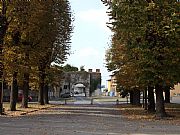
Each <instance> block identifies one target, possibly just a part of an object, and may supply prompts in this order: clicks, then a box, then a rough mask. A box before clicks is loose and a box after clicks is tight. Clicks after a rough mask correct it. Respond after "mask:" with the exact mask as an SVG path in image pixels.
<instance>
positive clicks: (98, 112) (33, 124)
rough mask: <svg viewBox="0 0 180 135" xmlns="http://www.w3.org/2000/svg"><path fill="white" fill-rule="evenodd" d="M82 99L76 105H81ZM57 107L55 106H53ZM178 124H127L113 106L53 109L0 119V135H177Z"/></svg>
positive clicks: (74, 106) (139, 122) (159, 122)
mask: <svg viewBox="0 0 180 135" xmlns="http://www.w3.org/2000/svg"><path fill="white" fill-rule="evenodd" d="M83 99H84V98H81V99H79V100H80V101H78V102H83V101H82V100H83ZM56 103H58V102H56ZM179 133H180V123H179V124H177V123H176V124H168V123H163V122H161V121H143V120H140V121H134V120H133V121H130V120H127V119H126V118H124V117H123V116H122V115H121V114H120V112H119V111H118V108H116V105H113V104H95V105H90V104H89V105H87V104H86V105H85V104H79V103H78V104H67V105H56V106H55V107H53V108H49V109H47V110H40V111H38V112H34V113H31V114H29V115H26V116H21V117H2V116H0V135H120V134H179Z"/></svg>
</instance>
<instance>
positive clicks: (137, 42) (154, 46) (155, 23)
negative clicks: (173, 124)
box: [103, 0, 180, 117]
mask: <svg viewBox="0 0 180 135" xmlns="http://www.w3.org/2000/svg"><path fill="white" fill-rule="evenodd" d="M103 2H104V3H105V4H106V5H107V6H109V10H110V11H109V16H110V18H111V20H112V22H111V23H110V25H111V26H110V27H111V29H112V30H113V31H114V33H115V34H114V35H115V36H114V37H115V39H116V40H117V43H116V44H117V46H122V45H123V46H124V48H125V49H127V50H126V51H125V52H123V54H125V56H128V57H127V59H126V62H125V63H123V62H121V61H122V59H121V58H119V57H116V58H117V59H116V60H114V59H110V60H111V61H110V64H114V63H115V66H113V68H114V69H115V70H118V71H120V70H122V69H123V67H126V68H127V67H128V68H129V67H131V66H130V65H133V68H131V70H130V74H128V75H130V77H132V76H133V77H134V78H135V80H136V81H135V82H136V83H134V81H133V84H138V86H140V87H144V88H145V87H147V86H150V87H154V86H155V89H156V115H157V116H158V117H163V116H166V113H165V109H164V99H163V84H165V85H169V84H175V83H177V82H179V58H180V56H179V54H180V53H179V44H178V42H179V38H178V37H179V33H178V27H179V24H178V21H177V18H178V14H177V12H178V10H177V7H178V2H177V1H176V0H173V1H138V0H135V1H129V0H124V1H117V0H112V1H107V0H103ZM114 37H113V38H114ZM114 52H115V49H112V53H111V54H112V55H114ZM121 52H122V51H121ZM137 52H138V53H137ZM115 54H116V53H115ZM172 54H173V55H172ZM118 60H120V64H121V65H120V64H118V62H119V61H118ZM129 63H131V64H129ZM110 64H109V63H108V65H110ZM117 65H120V66H117ZM122 73H123V72H120V75H121V74H122ZM131 73H132V75H131ZM134 73H135V75H134ZM121 77H122V76H121ZM122 78H123V77H122ZM123 79H124V78H123ZM127 80H128V79H127ZM130 82H131V81H130Z"/></svg>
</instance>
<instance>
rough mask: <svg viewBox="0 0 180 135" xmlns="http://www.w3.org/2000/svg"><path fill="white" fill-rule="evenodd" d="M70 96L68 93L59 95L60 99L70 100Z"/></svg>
mask: <svg viewBox="0 0 180 135" xmlns="http://www.w3.org/2000/svg"><path fill="white" fill-rule="evenodd" d="M71 96H72V95H71V93H70V92H66V93H64V94H61V98H70V97H71Z"/></svg>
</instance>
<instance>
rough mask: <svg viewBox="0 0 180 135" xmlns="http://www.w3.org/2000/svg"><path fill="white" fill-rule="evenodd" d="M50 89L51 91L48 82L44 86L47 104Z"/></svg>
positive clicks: (46, 102)
mask: <svg viewBox="0 0 180 135" xmlns="http://www.w3.org/2000/svg"><path fill="white" fill-rule="evenodd" d="M48 91H49V87H48V83H46V84H45V86H44V102H45V104H49V97H48Z"/></svg>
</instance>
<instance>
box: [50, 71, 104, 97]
mask: <svg viewBox="0 0 180 135" xmlns="http://www.w3.org/2000/svg"><path fill="white" fill-rule="evenodd" d="M63 78H64V79H62V81H61V82H60V87H58V88H56V89H55V91H54V93H55V94H53V96H54V97H61V95H62V94H64V93H70V94H71V95H73V96H76V95H77V96H92V95H99V94H100V92H101V73H100V69H96V71H95V72H93V70H92V69H89V70H88V71H72V72H65V73H64V77H63Z"/></svg>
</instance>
